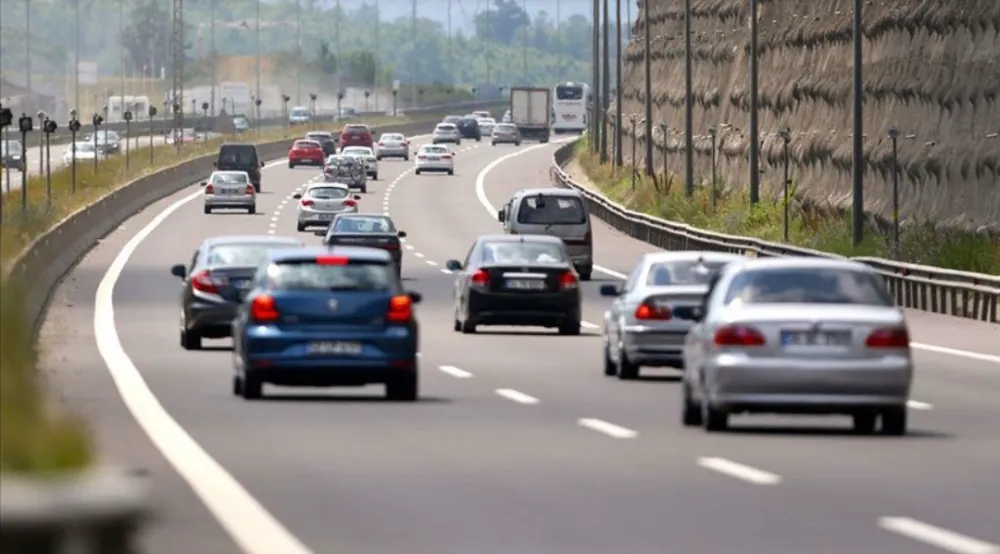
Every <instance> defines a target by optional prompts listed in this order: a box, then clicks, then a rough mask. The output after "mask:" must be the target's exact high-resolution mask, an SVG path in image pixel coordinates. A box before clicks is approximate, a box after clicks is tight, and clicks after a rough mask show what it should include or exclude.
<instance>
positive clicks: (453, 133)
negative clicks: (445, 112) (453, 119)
mask: <svg viewBox="0 0 1000 554" xmlns="http://www.w3.org/2000/svg"><path fill="white" fill-rule="evenodd" d="M431 142H432V143H434V144H440V143H442V142H453V143H455V144H462V133H461V132H459V130H458V126H457V125H455V124H454V123H438V124H437V125H436V126H435V127H434V133H433V134H432V135H431Z"/></svg>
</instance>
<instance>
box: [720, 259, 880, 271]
mask: <svg viewBox="0 0 1000 554" xmlns="http://www.w3.org/2000/svg"><path fill="white" fill-rule="evenodd" d="M739 267H740V271H752V270H756V269H842V270H846V271H864V272H866V273H873V274H874V273H876V271H875V270H874V269H872V267H871V266H869V265H867V264H863V263H861V262H855V261H853V260H848V259H846V258H811V257H807V256H783V257H779V258H748V259H747V261H745V262H743V263H742V264H740V266H739Z"/></svg>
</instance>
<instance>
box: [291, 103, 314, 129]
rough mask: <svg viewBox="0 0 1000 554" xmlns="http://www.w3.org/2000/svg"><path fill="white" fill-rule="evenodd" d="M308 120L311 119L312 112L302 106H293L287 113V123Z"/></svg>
mask: <svg viewBox="0 0 1000 554" xmlns="http://www.w3.org/2000/svg"><path fill="white" fill-rule="evenodd" d="M310 121H312V113H311V112H310V111H309V109H308V108H306V107H303V106H295V107H294V108H292V111H291V112H289V114H288V123H290V124H292V125H302V124H304V123H309V122H310Z"/></svg>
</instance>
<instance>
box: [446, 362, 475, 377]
mask: <svg viewBox="0 0 1000 554" xmlns="http://www.w3.org/2000/svg"><path fill="white" fill-rule="evenodd" d="M438 369H440V370H441V372H442V373H447V374H448V375H451V376H452V377H455V378H456V379H468V378H470V377H472V374H471V373H469V372H468V371H465V370H464V369H460V368H457V367H455V366H453V365H440V366H438Z"/></svg>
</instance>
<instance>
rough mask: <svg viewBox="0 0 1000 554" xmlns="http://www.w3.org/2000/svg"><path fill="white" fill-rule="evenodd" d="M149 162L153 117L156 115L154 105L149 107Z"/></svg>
mask: <svg viewBox="0 0 1000 554" xmlns="http://www.w3.org/2000/svg"><path fill="white" fill-rule="evenodd" d="M148 114H149V163H150V165H152V163H153V118H154V117H156V106H150V107H149V112H148Z"/></svg>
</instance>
